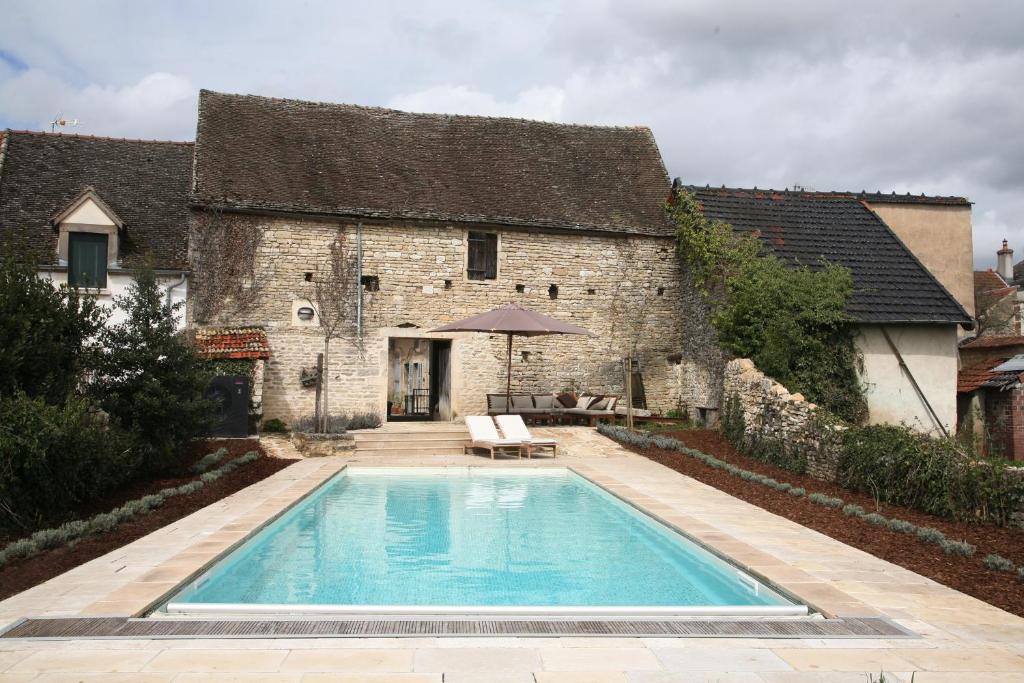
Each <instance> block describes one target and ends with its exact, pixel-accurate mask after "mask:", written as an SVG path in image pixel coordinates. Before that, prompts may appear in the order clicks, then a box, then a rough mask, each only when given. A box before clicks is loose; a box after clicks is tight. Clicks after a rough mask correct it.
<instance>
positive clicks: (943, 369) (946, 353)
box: [857, 325, 958, 434]
mask: <svg viewBox="0 0 1024 683" xmlns="http://www.w3.org/2000/svg"><path fill="white" fill-rule="evenodd" d="M882 329H883V328H882V327H881V326H878V325H865V326H863V327H861V328H860V334H859V336H858V338H857V347H858V348H859V349H860V351H861V353H862V354H863V355H864V374H863V376H862V380H863V381H864V384H865V389H866V391H865V394H866V397H867V401H868V412H869V415H868V422H869V423H870V424H885V423H889V424H900V423H905V424H906V425H908V426H909V427H912V428H914V429H917V430H919V431H922V432H936V433H937V432H939V429H938V427H937V426H936V424H935V420H934V419H933V418H932V417H931V415H930V413H929V411H928V409H927V408H926V407H925V404H924V401H922V399H921V397H920V396H919V394H918V392H917V391H916V390H915V389H914V386H913V384H912V383H911V381H910V378H909V377H908V376H907V372H906V371H905V370H904V369H903V368H901V367H900V365H899V361H898V359H897V357H896V355H895V354H894V353H893V351H892V348H891V347H890V346H889V343H888V342H887V341H886V339H885V336H884V335H883V334H882ZM884 329H885V331H886V332H888V333H889V337H890V338H891V339H892V341H893V343H894V344H895V345H896V348H897V349H898V350H899V352H900V355H902V356H903V360H904V361H905V362H906V364H907V367H908V368H909V370H910V372H911V373H912V374H913V376H914V379H916V380H917V384H918V386H919V387H920V388H921V391H922V392H923V393H924V395H925V397H926V398H927V399H928V402H929V403H930V404H931V407H932V409H933V410H934V411H935V413H936V414H937V415H938V418H939V421H940V422H941V423H942V424H943V425H944V426H945V427H946V429H947V430H948V431H949V433H951V434H952V433H954V432H955V431H956V376H957V370H958V367H957V366H958V355H957V326H956V325H886V326H885V328H884Z"/></svg>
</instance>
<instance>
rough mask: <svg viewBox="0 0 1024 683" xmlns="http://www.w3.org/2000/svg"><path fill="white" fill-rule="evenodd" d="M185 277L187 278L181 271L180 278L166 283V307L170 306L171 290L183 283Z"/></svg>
mask: <svg viewBox="0 0 1024 683" xmlns="http://www.w3.org/2000/svg"><path fill="white" fill-rule="evenodd" d="M186 279H187V278H186V277H185V273H184V272H182V273H181V279H180V280H178V281H177V282H173V283H171V284H169V285H167V303H166V306H167V308H168V309H170V308H171V292H172V291H174V290H175V289H177V288H178V287H180V286H182V285H183V284H185V280H186Z"/></svg>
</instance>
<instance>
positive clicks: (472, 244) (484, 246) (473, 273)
mask: <svg viewBox="0 0 1024 683" xmlns="http://www.w3.org/2000/svg"><path fill="white" fill-rule="evenodd" d="M466 277H467V278H469V279H470V280H494V279H496V278H497V277H498V235H497V234H496V233H493V232H470V233H469V254H468V258H467V259H466Z"/></svg>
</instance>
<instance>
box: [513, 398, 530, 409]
mask: <svg viewBox="0 0 1024 683" xmlns="http://www.w3.org/2000/svg"><path fill="white" fill-rule="evenodd" d="M512 408H513V410H522V409H523V408H533V397H532V396H528V395H527V396H521V395H520V396H513V397H512Z"/></svg>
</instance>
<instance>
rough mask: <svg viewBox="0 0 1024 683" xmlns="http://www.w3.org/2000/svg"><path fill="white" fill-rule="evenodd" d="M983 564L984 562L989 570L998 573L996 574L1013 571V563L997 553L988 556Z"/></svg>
mask: <svg viewBox="0 0 1024 683" xmlns="http://www.w3.org/2000/svg"><path fill="white" fill-rule="evenodd" d="M982 562H984V563H985V566H986V567H988V568H989V569H991V570H992V571H996V572H1011V571H1013V562H1011V561H1010V560H1008V559H1006V558H1005V557H1003V556H1002V555H996V554H995V553H993V554H991V555H986V556H985V559H984V560H982Z"/></svg>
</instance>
